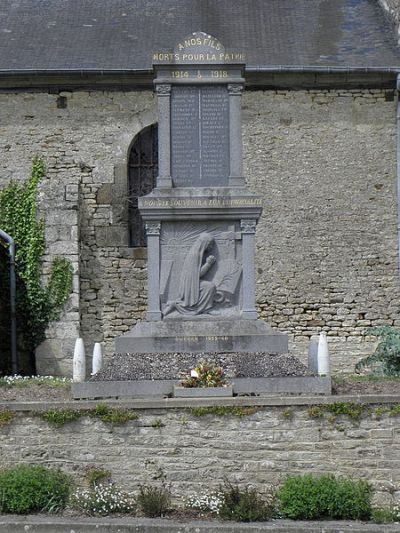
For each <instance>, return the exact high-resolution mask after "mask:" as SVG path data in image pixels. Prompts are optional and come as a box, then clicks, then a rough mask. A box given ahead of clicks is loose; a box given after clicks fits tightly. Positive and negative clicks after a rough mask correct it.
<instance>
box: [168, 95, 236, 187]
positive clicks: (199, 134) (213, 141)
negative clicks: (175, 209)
mask: <svg viewBox="0 0 400 533" xmlns="http://www.w3.org/2000/svg"><path fill="white" fill-rule="evenodd" d="M228 98H229V95H228V90H227V88H226V87H225V86H208V85H206V86H202V87H194V86H181V87H173V88H172V98H171V157H172V178H173V182H174V186H175V187H208V186H213V185H215V186H227V185H228V177H229V100H228Z"/></svg>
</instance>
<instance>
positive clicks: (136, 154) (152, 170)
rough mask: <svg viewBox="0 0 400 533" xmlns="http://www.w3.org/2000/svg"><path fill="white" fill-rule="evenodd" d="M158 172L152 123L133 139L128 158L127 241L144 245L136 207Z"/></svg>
mask: <svg viewBox="0 0 400 533" xmlns="http://www.w3.org/2000/svg"><path fill="white" fill-rule="evenodd" d="M157 173H158V126H157V124H152V125H151V126H149V127H148V128H145V129H143V130H142V131H141V132H140V133H139V134H138V135H137V136H136V138H135V139H134V141H133V144H132V147H131V150H130V154H129V160H128V194H129V243H130V246H134V247H137V246H146V233H145V229H144V223H143V220H142V217H141V216H140V213H139V209H138V198H139V196H144V195H146V194H149V192H151V191H152V190H153V189H154V187H155V186H156V177H157Z"/></svg>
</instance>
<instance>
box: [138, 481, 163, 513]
mask: <svg viewBox="0 0 400 533" xmlns="http://www.w3.org/2000/svg"><path fill="white" fill-rule="evenodd" d="M137 503H138V506H139V509H140V510H141V511H142V513H143V514H144V516H147V517H149V518H155V517H158V516H163V515H164V514H165V512H166V511H167V510H168V507H169V505H170V503H171V493H170V491H169V489H168V488H167V487H166V486H165V485H164V483H163V484H162V485H161V486H160V487H153V486H151V485H148V486H141V487H140V489H139V494H138V497H137Z"/></svg>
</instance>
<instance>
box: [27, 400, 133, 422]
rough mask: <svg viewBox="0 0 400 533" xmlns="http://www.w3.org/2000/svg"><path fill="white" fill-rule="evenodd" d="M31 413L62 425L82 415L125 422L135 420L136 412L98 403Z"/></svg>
mask: <svg viewBox="0 0 400 533" xmlns="http://www.w3.org/2000/svg"><path fill="white" fill-rule="evenodd" d="M33 414H34V415H35V416H38V417H39V418H42V419H43V420H46V422H48V423H49V424H52V425H54V426H58V427H60V426H63V425H64V424H68V423H69V422H74V421H75V420H79V418H82V417H83V416H90V417H92V418H98V419H100V420H101V421H102V422H104V423H105V424H113V425H119V424H125V423H126V422H129V420H137V418H138V415H137V413H135V412H133V411H130V410H129V409H121V408H118V407H108V405H105V404H101V403H99V404H98V405H96V407H94V408H93V409H71V408H70V407H65V408H54V409H47V410H46V411H34V412H33Z"/></svg>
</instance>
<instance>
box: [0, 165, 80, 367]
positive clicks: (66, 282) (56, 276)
mask: <svg viewBox="0 0 400 533" xmlns="http://www.w3.org/2000/svg"><path fill="white" fill-rule="evenodd" d="M44 175H45V166H44V162H43V160H42V159H40V158H39V157H34V159H33V162H32V172H31V176H30V178H29V179H28V180H27V181H26V182H25V183H22V184H20V183H16V182H11V183H10V184H9V185H8V186H6V187H4V188H2V189H1V190H0V227H1V229H3V230H4V231H6V232H7V233H8V234H10V235H11V236H12V237H13V238H14V240H15V248H16V255H15V266H16V280H17V320H18V324H20V328H19V329H20V332H19V333H20V335H19V337H20V338H22V339H23V340H22V341H20V343H21V345H22V347H23V348H25V349H26V350H27V351H29V352H31V353H33V351H34V349H35V348H36V346H38V345H39V344H40V343H41V342H42V341H43V340H44V338H45V330H46V328H47V326H48V324H49V322H50V321H51V320H54V319H55V318H57V317H58V315H59V312H60V310H61V308H62V306H63V304H64V303H65V301H66V300H67V298H68V296H69V294H70V292H71V289H72V267H71V264H70V262H69V261H67V260H66V259H65V258H61V257H60V258H56V259H55V260H54V262H53V263H52V266H51V268H50V273H49V281H48V285H47V286H46V287H45V286H43V285H42V268H41V267H42V256H43V254H44V251H45V234H44V221H43V220H39V219H38V216H37V195H38V186H39V183H40V181H41V180H42V179H43V177H44ZM2 277H3V279H4V278H5V273H4V271H2ZM3 285H4V286H8V280H7V281H6V280H4V283H3ZM1 297H2V298H7V296H6V295H5V294H4V293H3V294H2V295H1ZM20 351H21V349H20ZM6 370H7V368H3V372H4V371H6Z"/></svg>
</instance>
